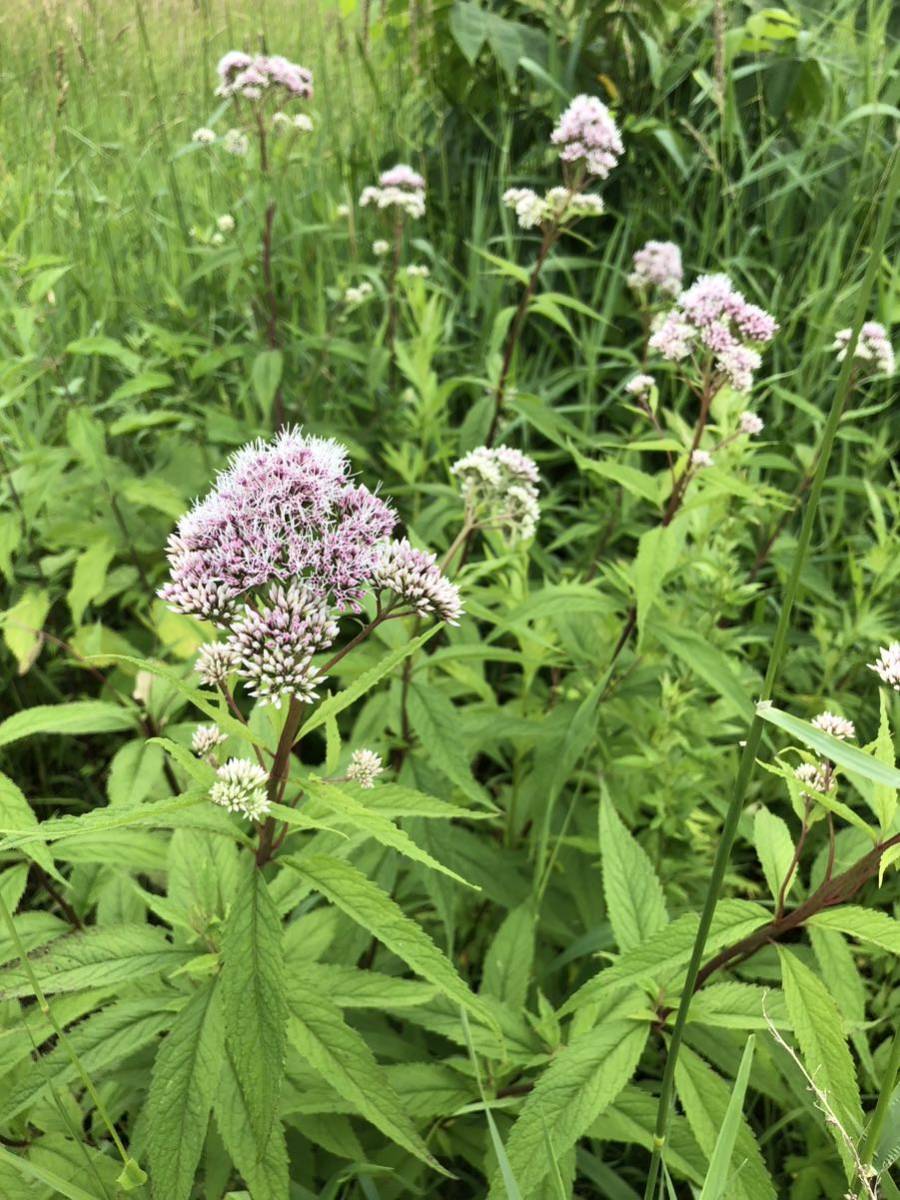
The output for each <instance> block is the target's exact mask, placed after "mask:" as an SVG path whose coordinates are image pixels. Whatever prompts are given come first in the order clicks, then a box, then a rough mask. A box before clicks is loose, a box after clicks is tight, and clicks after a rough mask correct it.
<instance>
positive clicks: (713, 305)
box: [650, 275, 778, 392]
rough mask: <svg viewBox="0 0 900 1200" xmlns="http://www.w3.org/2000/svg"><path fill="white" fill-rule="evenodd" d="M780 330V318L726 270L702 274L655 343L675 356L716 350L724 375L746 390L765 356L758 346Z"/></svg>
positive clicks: (653, 338)
mask: <svg viewBox="0 0 900 1200" xmlns="http://www.w3.org/2000/svg"><path fill="white" fill-rule="evenodd" d="M777 330H778V324H777V322H776V321H775V318H774V317H772V316H770V315H769V313H767V312H765V310H764V309H762V308H760V307H759V306H758V305H756V304H751V303H750V302H749V301H748V300H746V299H745V298H744V296H743V295H742V294H741V293H740V292H739V291H737V289H736V288H735V287H734V285H733V284H732V282H731V280H730V279H729V278H728V276H727V275H701V276H700V278H699V279H698V280H697V282H696V283H694V284H692V286H691V287H689V288H688V289H687V290H686V291H684V292H682V293H681V295H680V296H679V297H678V299H677V300H676V301H675V304H674V306H673V307H672V308H671V309H670V310H669V312H668V313H667V314H666V315H665V316H664V317H663V319H662V321H661V322H660V323H659V325H658V326H657V328H656V330H655V332H654V333H653V334H652V335H651V337H650V348H651V349H653V350H657V351H659V353H660V354H662V356H663V358H667V359H670V360H672V361H675V362H678V361H680V360H681V359H684V358H687V357H689V356H690V355H698V354H704V355H705V356H711V357H712V361H713V365H714V367H715V370H716V371H717V372H718V373H719V374H720V375H721V376H722V377H723V378H724V380H726V381H727V382H728V383H729V384H730V385H731V387H733V388H734V389H735V391H738V392H746V391H749V390H750V388H751V386H752V384H753V373H754V371H755V370H756V369H757V368H758V367H759V365H760V363H761V362H762V358H761V356H760V354H759V351H758V350H757V349H756V346H759V345H764V344H766V343H767V342H770V341H771V340H772V338H773V337H774V336H775V334H776V332H777Z"/></svg>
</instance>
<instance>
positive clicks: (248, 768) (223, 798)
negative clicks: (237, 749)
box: [209, 758, 269, 821]
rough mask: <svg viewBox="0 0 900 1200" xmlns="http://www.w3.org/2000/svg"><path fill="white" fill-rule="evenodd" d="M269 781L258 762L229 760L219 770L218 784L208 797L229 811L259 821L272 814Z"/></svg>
mask: <svg viewBox="0 0 900 1200" xmlns="http://www.w3.org/2000/svg"><path fill="white" fill-rule="evenodd" d="M268 782H269V777H268V775H267V774H266V772H265V771H264V770H263V769H262V767H260V766H258V765H257V764H256V763H255V762H251V761H250V760H249V759H247V758H229V760H228V762H227V763H225V764H224V765H223V766H221V767H219V769H218V770H217V771H216V782H215V783H214V784H213V785H212V787H211V788H210V789H209V798H210V800H212V802H213V804H220V805H221V806H222V807H223V808H227V809H228V811H229V812H236V813H240V814H241V815H242V816H244V817H249V818H250V820H251V821H259V820H261V819H262V818H263V817H265V816H266V814H267V813H268V811H269V801H268V799H267V798H266V784H267V783H268Z"/></svg>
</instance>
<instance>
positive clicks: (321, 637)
mask: <svg viewBox="0 0 900 1200" xmlns="http://www.w3.org/2000/svg"><path fill="white" fill-rule="evenodd" d="M337 635H338V625H337V621H335V620H334V618H333V616H332V614H331V612H330V611H329V608H328V606H327V604H326V602H325V600H324V599H323V597H322V596H321V595H316V594H315V593H314V592H312V591H311V590H310V589H309V588H308V587H304V586H303V585H301V584H296V583H292V584H291V585H290V587H287V588H284V587H281V586H280V585H279V584H275V585H274V586H273V587H272V588H271V589H270V591H269V593H268V595H267V597H266V598H265V600H260V601H258V602H257V603H256V604H255V605H251V604H247V605H245V606H244V609H243V612H242V613H241V615H240V616H239V617H238V619H237V620H236V621H235V622H234V624H233V626H232V629H231V636H230V637H229V639H228V642H227V643H226V644H227V645H228V647H229V648H230V650H231V654H232V657H233V660H234V663H235V669H236V670H237V672H238V674H239V675H240V676H241V678H242V679H243V680H244V685H245V687H246V688H247V691H248V692H250V694H251V695H253V696H257V697H258V698H259V699H260V700H261V701H262V702H263V703H268V702H271V703H272V704H274V705H275V707H276V708H278V707H280V705H281V698H282V696H285V695H288V696H293V697H294V698H295V699H297V700H302V701H310V700H315V699H316V698H317V697H318V692H317V691H316V687H317V685H318V684H319V683H320V681H321V679H322V676H321V674H320V672H319V671H318V670H317V669H316V668H315V667H314V666H313V665H312V658H313V655H314V654H318V653H319V651H321V650H326V649H327V648H328V647H329V646H330V645H331V644H332V643H333V642H334V639H335V638H336V637H337Z"/></svg>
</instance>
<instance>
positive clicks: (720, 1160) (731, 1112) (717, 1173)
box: [700, 1036, 755, 1200]
mask: <svg viewBox="0 0 900 1200" xmlns="http://www.w3.org/2000/svg"><path fill="white" fill-rule="evenodd" d="M754 1045H755V1040H754V1038H753V1037H752V1036H751V1037H749V1038H747V1044H746V1046H744V1053H743V1054H742V1055H741V1065H740V1067H738V1073H737V1075H736V1076H735V1080H734V1087H733V1088H732V1092H731V1096H730V1097H729V1100H728V1106H727V1107H726V1109H725V1116H724V1118H723V1120H722V1124H721V1127H720V1128H719V1134H718V1137H717V1138H716V1144H715V1146H714V1147H713V1152H712V1154H711V1155H710V1158H709V1170H708V1172H707V1174H706V1179H705V1180H704V1181H703V1190H702V1191H701V1193H700V1200H727V1197H728V1196H730V1195H732V1194H733V1193H732V1191H731V1176H732V1173H733V1167H732V1163H733V1162H734V1159H735V1146H736V1143H737V1139H738V1134H739V1133H740V1132H741V1130H742V1129H746V1126H745V1125H744V1120H743V1116H742V1113H741V1110H742V1109H743V1107H744V1096H745V1095H746V1094H747V1081H748V1080H749V1078H750V1066H751V1064H752V1062H753V1048H754ZM751 1136H752V1135H751ZM735 1165H736V1166H737V1168H738V1170H740V1168H741V1166H743V1164H742V1163H737V1164H735Z"/></svg>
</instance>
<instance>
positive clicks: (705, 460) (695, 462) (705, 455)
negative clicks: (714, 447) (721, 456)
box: [691, 450, 713, 471]
mask: <svg viewBox="0 0 900 1200" xmlns="http://www.w3.org/2000/svg"><path fill="white" fill-rule="evenodd" d="M712 465H713V456H712V455H711V454H710V453H709V451H707V450H694V451H693V453H692V454H691V466H692V467H694V469H695V470H698V471H702V470H703V468H704V467H711V466H712Z"/></svg>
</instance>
